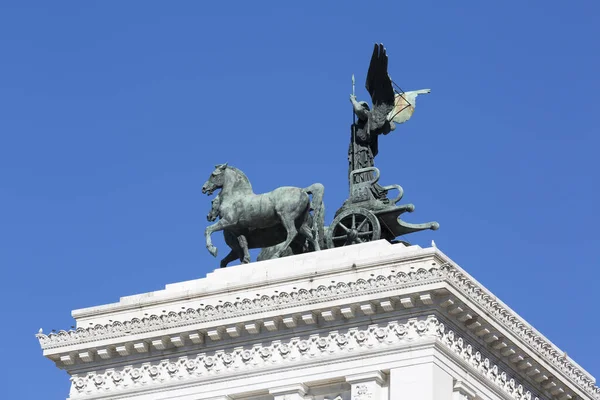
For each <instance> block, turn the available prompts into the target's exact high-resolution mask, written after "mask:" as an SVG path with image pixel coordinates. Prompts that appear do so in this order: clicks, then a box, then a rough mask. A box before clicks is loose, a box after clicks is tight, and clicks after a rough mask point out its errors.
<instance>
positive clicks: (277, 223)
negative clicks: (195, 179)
mask: <svg viewBox="0 0 600 400" xmlns="http://www.w3.org/2000/svg"><path fill="white" fill-rule="evenodd" d="M217 189H221V192H220V193H219V195H218V200H217V201H218V211H216V214H217V215H218V216H219V217H220V219H219V221H218V222H217V223H215V224H213V225H210V226H208V227H207V228H206V231H205V236H206V247H207V249H208V251H209V252H210V253H211V254H212V255H213V256H215V257H216V255H217V248H216V247H215V246H213V244H212V241H211V238H210V235H211V234H212V233H213V232H216V231H225V234H226V236H225V239H226V242H227V243H228V245H229V246H230V247H232V251H234V253H235V254H240V250H241V254H242V257H241V258H242V262H249V261H250V259H249V256H248V248H249V247H250V248H252V247H254V248H257V247H259V248H265V247H270V246H274V245H275V246H276V247H275V249H274V251H273V252H272V255H271V257H270V258H278V257H280V256H281V255H282V254H283V253H284V251H286V250H287V248H288V247H289V246H290V245H291V244H292V242H294V240H295V239H296V236H297V235H298V234H300V235H302V236H303V237H304V238H306V240H308V242H309V243H310V245H311V246H312V248H313V249H314V250H316V251H318V250H320V248H321V247H320V244H319V240H320V238H319V233H320V232H321V231H322V226H323V214H324V206H323V194H324V188H323V185H321V184H320V183H315V184H313V185H311V186H309V187H307V188H304V189H301V188H297V187H290V186H286V187H280V188H277V189H275V190H273V191H272V192H269V193H264V194H255V193H254V192H253V191H252V186H251V185H250V181H249V180H248V178H247V177H246V175H245V174H244V173H243V172H242V171H240V170H239V169H237V168H235V167H232V166H229V165H227V164H221V165H217V166H216V167H215V170H214V171H213V172H212V173H211V174H210V176H209V178H208V180H207V181H206V182H205V183H204V185H203V186H202V193H205V194H208V195H211V194H212V193H213V192H214V191H215V190H217ZM310 195H312V201H311V198H310ZM214 206H215V203H213V208H214ZM311 209H314V212H315V215H314V217H313V218H310V212H311ZM214 214H215V212H211V213H210V214H209V217H213V216H214ZM231 235H233V236H234V237H235V238H237V240H235V241H233V240H231V237H232V236H231ZM228 239H229V240H228ZM237 246H239V248H238V247H237ZM226 258H227V262H228V261H231V260H233V259H235V258H237V257H234V255H232V256H231V257H230V256H228V257H226ZM224 261H225V260H224ZM227 262H225V264H226V263H227Z"/></svg>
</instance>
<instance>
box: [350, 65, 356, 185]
mask: <svg viewBox="0 0 600 400" xmlns="http://www.w3.org/2000/svg"><path fill="white" fill-rule="evenodd" d="M355 83H356V81H355V79H354V74H352V96H355V92H354V90H355V89H354V86H355ZM355 169H356V113H355V112H354V102H352V168H350V172H352V171H354V170H355ZM348 178H349V179H350V196H352V183H353V182H352V174H350V176H349V177H348Z"/></svg>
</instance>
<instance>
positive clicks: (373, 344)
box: [71, 316, 539, 400]
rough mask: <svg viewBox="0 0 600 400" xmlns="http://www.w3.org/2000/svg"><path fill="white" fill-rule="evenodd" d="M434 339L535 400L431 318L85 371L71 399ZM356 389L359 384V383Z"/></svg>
mask: <svg viewBox="0 0 600 400" xmlns="http://www.w3.org/2000/svg"><path fill="white" fill-rule="evenodd" d="M426 338H434V339H436V340H438V341H439V342H440V343H442V344H443V345H444V346H446V347H447V348H448V349H450V350H451V351H452V352H454V353H456V354H457V355H458V356H460V357H461V358H462V359H464V360H465V361H466V362H467V363H468V365H470V366H471V367H472V368H473V370H474V371H477V372H478V373H479V374H480V375H481V376H482V377H484V378H485V379H487V380H489V381H491V382H492V383H493V384H495V385H496V386H497V387H498V388H500V389H501V390H503V391H504V392H506V393H507V394H509V395H510V396H512V398H514V399H515V400H539V399H538V398H537V397H535V398H533V396H532V394H531V392H529V391H527V390H525V388H524V387H523V385H521V384H519V382H517V381H516V380H515V379H513V378H511V377H510V376H509V375H508V374H507V373H506V372H503V371H502V370H500V368H499V367H498V366H496V365H493V364H492V362H491V361H490V360H489V359H487V358H485V357H483V356H482V355H481V353H479V352H478V351H474V349H473V348H472V346H471V345H470V344H467V343H466V342H464V341H463V339H462V338H459V337H458V336H456V335H455V334H454V332H453V331H450V330H446V329H445V327H444V325H443V324H442V323H440V322H439V321H438V319H437V318H436V317H434V316H429V317H427V318H426V319H421V320H417V319H411V320H409V321H408V322H406V323H404V324H400V323H397V322H394V323H389V324H387V325H385V326H377V325H373V326H370V327H369V328H368V329H365V330H357V329H351V330H349V331H348V332H345V333H339V332H332V333H330V334H328V335H323V336H316V335H315V336H311V337H310V338H307V339H298V338H296V339H292V340H290V341H288V342H279V341H276V342H273V343H271V345H269V346H259V345H256V346H254V347H252V348H247V349H244V348H239V349H235V350H234V351H232V352H223V351H217V352H215V353H213V354H210V355H207V354H200V355H198V356H197V357H195V358H187V357H182V358H179V359H177V360H175V361H172V360H163V361H161V362H160V363H158V364H150V363H148V364H143V365H141V366H139V367H133V366H127V367H124V368H123V369H120V370H114V369H109V370H107V371H105V372H103V373H94V372H91V373H88V374H87V375H85V376H77V375H74V376H72V377H71V397H72V398H81V397H85V396H87V395H93V394H100V393H106V392H109V391H122V390H127V389H135V388H138V387H141V386H146V387H149V386H154V385H160V384H168V383H170V382H181V381H184V380H193V379H201V378H203V377H209V376H210V377H212V376H216V375H221V374H228V373H239V372H240V371H244V370H256V369H258V368H265V367H273V366H275V365H277V364H281V363H296V362H301V361H306V360H315V359H318V358H325V357H327V356H332V355H337V354H344V353H352V354H356V353H358V352H367V351H373V349H377V348H383V347H387V346H394V345H396V346H397V345H403V344H406V343H410V342H414V341H419V340H423V339H426ZM359 385H360V384H359ZM369 393H370V392H369V390H368V387H366V385H365V390H364V391H361V390H357V396H355V398H356V399H360V400H368V399H369Z"/></svg>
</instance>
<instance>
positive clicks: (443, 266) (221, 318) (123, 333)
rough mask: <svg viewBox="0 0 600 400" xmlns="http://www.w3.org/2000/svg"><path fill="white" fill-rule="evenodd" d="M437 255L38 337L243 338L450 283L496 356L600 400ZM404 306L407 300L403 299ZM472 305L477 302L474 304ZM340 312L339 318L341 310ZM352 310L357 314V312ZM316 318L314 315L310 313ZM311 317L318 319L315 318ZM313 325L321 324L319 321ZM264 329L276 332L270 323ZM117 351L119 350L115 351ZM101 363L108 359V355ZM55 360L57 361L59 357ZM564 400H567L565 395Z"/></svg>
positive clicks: (50, 346)
mask: <svg viewBox="0 0 600 400" xmlns="http://www.w3.org/2000/svg"><path fill="white" fill-rule="evenodd" d="M424 253H426V254H421V257H418V255H411V260H422V259H423V257H424V255H427V256H428V257H431V255H432V251H431V250H430V249H429V250H427V251H424ZM433 254H434V256H435V257H433V258H432V260H436V261H438V263H437V264H436V265H435V266H432V267H431V268H428V269H425V268H420V269H418V270H416V271H406V272H405V271H399V272H394V273H391V272H389V273H387V272H386V273H381V274H378V275H377V276H372V277H370V278H368V279H363V278H359V279H356V280H354V281H346V282H337V283H335V284H330V285H320V286H318V287H316V288H303V287H302V286H303V284H302V283H298V284H297V286H298V289H297V290H294V291H288V292H280V293H276V294H273V295H270V296H267V295H262V296H260V297H258V298H250V297H248V296H247V297H245V298H243V299H240V300H239V301H235V302H230V301H227V302H223V303H221V304H219V303H218V302H217V301H215V302H213V304H211V305H205V306H203V307H199V308H188V309H186V310H184V311H180V312H169V313H167V314H163V315H150V316H148V317H147V318H142V319H131V320H126V321H115V322H112V323H110V324H101V325H96V326H93V327H90V328H78V329H76V330H71V331H60V332H58V333H55V334H49V335H44V334H38V335H37V337H38V339H39V341H40V344H41V346H42V348H43V349H44V350H45V351H50V352H53V353H60V352H62V351H63V350H64V351H68V348H69V346H77V345H80V346H79V347H85V344H86V343H90V344H92V345H93V342H98V341H101V340H104V339H115V340H116V339H119V338H122V339H123V341H125V342H127V340H128V339H127V338H128V337H131V336H133V335H137V334H149V337H151V336H152V332H157V334H159V333H160V332H161V331H164V330H165V329H175V330H177V329H179V328H183V329H179V330H182V331H184V330H186V327H191V326H194V325H196V324H198V323H211V322H214V323H215V324H213V325H215V326H216V328H215V329H213V330H208V331H205V332H204V333H203V334H207V335H209V336H210V335H211V333H212V334H213V335H217V336H218V335H226V334H229V335H235V334H236V333H237V332H236V331H235V329H237V328H235V327H230V328H231V329H234V330H233V331H231V332H229V330H228V329H229V328H227V325H229V324H230V322H228V321H231V319H232V318H237V317H240V318H242V317H243V318H245V317H250V318H247V319H249V320H250V319H252V317H254V318H260V316H261V315H264V314H266V313H269V312H273V313H275V314H278V313H279V314H281V316H282V317H285V314H287V315H290V313H293V312H294V308H297V307H300V306H308V305H310V306H312V307H313V308H314V309H318V308H319V307H321V308H323V309H324V310H326V311H324V312H325V313H327V312H329V313H330V314H323V315H321V317H323V318H325V319H328V318H334V317H333V314H332V311H328V310H327V304H331V303H332V302H334V301H336V300H343V299H349V300H354V299H356V298H357V297H360V296H366V295H370V294H383V295H384V296H380V297H382V298H383V299H380V301H379V303H380V302H381V301H386V299H385V298H384V297H385V294H389V293H391V294H390V295H393V294H395V293H397V292H399V291H401V290H405V289H408V288H418V287H421V288H424V287H425V286H427V285H429V287H431V284H436V283H440V282H446V283H448V284H449V285H450V287H452V288H454V289H456V290H457V291H458V292H459V293H461V294H462V297H464V299H465V303H466V304H465V305H464V306H465V308H467V307H470V308H471V309H472V308H473V305H476V308H478V309H479V311H478V312H472V310H471V313H470V314H469V312H468V311H467V310H460V307H457V305H456V304H454V303H453V302H460V300H457V299H456V298H455V299H454V300H452V299H449V300H448V301H442V300H441V299H438V300H439V304H440V306H441V307H446V308H451V307H454V309H453V310H456V309H459V311H458V312H459V314H456V315H454V314H452V312H453V311H450V315H454V317H456V318H459V321H460V322H461V323H464V324H466V325H467V326H468V327H469V329H471V330H474V331H477V330H478V329H479V331H478V332H483V335H486V336H485V340H486V342H488V340H489V343H490V346H492V347H493V349H494V351H496V352H497V353H498V357H500V358H504V359H507V360H510V361H511V362H512V363H513V364H515V365H518V366H519V368H521V369H523V371H524V372H525V373H528V374H529V373H532V374H533V373H535V374H536V375H535V376H536V377H538V376H539V377H540V378H539V379H542V381H540V384H544V383H545V384H548V385H551V386H552V385H554V386H552V388H553V389H554V388H555V387H559V385H557V384H556V382H554V381H555V380H554V379H552V374H553V373H552V372H547V371H546V370H547V369H549V368H550V369H555V370H556V372H558V373H559V374H560V375H561V376H564V377H565V378H567V379H568V380H569V381H570V382H571V383H573V384H574V385H575V386H576V387H578V388H580V389H581V390H583V392H585V393H587V394H588V395H591V396H592V397H594V398H596V399H600V389H599V388H598V387H597V386H596V385H595V381H594V380H593V378H591V377H590V376H589V375H588V374H587V373H585V371H583V370H582V369H581V368H580V367H579V366H577V365H576V364H575V363H574V362H572V361H571V360H570V359H568V358H567V357H565V356H564V353H563V352H561V351H560V350H559V349H558V348H556V347H555V346H554V345H553V344H552V343H550V342H549V341H547V340H546V339H545V338H544V337H543V336H541V335H540V334H539V333H538V332H537V331H536V330H534V329H533V328H532V327H531V326H529V325H528V324H527V323H526V322H525V321H523V320H522V319H521V318H520V317H519V316H518V315H516V314H515V313H514V312H513V311H512V310H510V308H508V307H507V306H505V305H504V304H503V303H501V302H500V301H498V300H497V299H496V297H495V296H493V295H492V294H491V293H490V292H488V291H487V290H486V289H485V288H483V287H482V286H481V285H480V284H479V283H477V282H476V281H475V280H474V279H472V278H471V277H470V276H469V275H467V274H466V273H464V271H462V270H461V269H460V267H458V266H456V265H455V264H453V263H452V262H451V261H450V260H449V259H448V258H447V257H446V256H445V255H443V253H441V252H439V250H435V251H434V252H433ZM405 261H406V260H405V259H401V260H397V259H396V260H392V261H390V260H388V261H387V264H386V265H385V266H386V267H388V269H389V271H392V270H394V269H396V270H397V269H400V268H398V267H397V266H398V265H400V264H402V265H405V264H406V263H405ZM383 264H385V263H381V262H379V263H375V262H374V264H373V265H376V266H382V265H383ZM363 267H364V266H363V265H362V264H361V269H363ZM346 268H347V267H346ZM415 292H416V291H415ZM407 299H408V300H407V301H408V302H411V301H412V300H410V298H407ZM400 300H401V301H403V300H402V299H400ZM420 301H422V302H423V300H422V299H420ZM424 301H425V304H427V301H428V300H427V299H426V300H424ZM429 301H432V298H431V297H430V298H429ZM469 302H471V303H474V304H469ZM388 303H389V304H388V305H387V307H390V309H393V308H394V305H393V304H392V303H391V302H389V301H388ZM323 306H324V307H323ZM365 306H366V307H367V309H365V310H360V311H361V312H365V313H367V314H368V313H375V312H380V311H381V309H384V311H389V310H386V305H384V304H377V303H376V304H374V308H373V309H369V307H371V306H373V304H371V306H369V305H368V304H365ZM397 306H398V305H397ZM410 306H412V305H410V304H408V305H407V304H404V303H402V304H401V305H399V306H398V308H402V307H410ZM359 307H360V305H359ZM482 311H483V312H482ZM336 312H339V309H338V310H337V311H336ZM350 312H352V309H351V310H350ZM309 314H310V313H308V314H307V315H309ZM477 314H479V315H477ZM308 318H311V317H310V316H308ZM490 318H491V319H493V321H496V323H497V324H498V325H499V326H500V327H501V328H502V329H504V330H505V331H507V332H509V333H511V334H512V335H513V336H514V337H513V338H512V339H511V340H509V339H505V338H503V337H499V336H494V335H495V334H494V332H493V330H492V329H489V330H488V329H487V328H491V327H489V326H488V325H487V324H486V320H487V319H490ZM267 322H269V323H274V322H275V321H274V320H270V321H267ZM292 322H293V321H292ZM278 323H279V324H281V323H282V321H281V318H279V320H278ZM312 323H314V321H313V322H312ZM249 326H250V328H248V327H246V329H255V328H253V327H252V322H250V324H249ZM264 328H266V329H268V330H270V329H269V328H268V327H267V326H266V325H265V326H264ZM264 328H263V329H264ZM226 329H227V331H226ZM486 330H487V332H486ZM237 334H239V333H237ZM478 335H479V333H478ZM212 338H213V337H212V336H211V339H212ZM194 339H196V340H197V342H196V341H194ZM160 340H162V339H160ZM160 340H159V341H158V342H157V340H150V345H153V346H159V347H157V348H160V346H161V345H162V346H164V345H167V343H164V342H161V341H160ZM171 340H175V341H174V342H173V344H174V345H175V346H178V344H177V343H176V341H177V340H178V339H177V338H176V337H175V338H173V339H171ZM181 340H182V341H183V340H188V341H189V340H191V341H193V342H194V343H200V342H201V341H202V340H203V338H202V337H201V336H199V335H197V336H194V337H192V336H191V335H190V336H189V337H186V338H184V339H181ZM155 342H156V343H155ZM140 343H142V342H140ZM145 343H146V344H143V343H142V344H141V346H148V345H149V344H148V341H147V340H146V341H145ZM161 343H162V344H161ZM132 345H136V344H135V343H130V344H129V345H127V346H122V347H123V349H122V350H123V352H124V354H128V352H130V351H131V346H132ZM128 346H129V349H128ZM523 347H524V348H526V349H529V351H532V352H533V353H534V354H537V355H538V356H539V357H541V359H542V360H543V362H542V364H544V363H545V364H547V365H541V366H540V365H539V364H538V363H537V362H535V360H532V359H530V358H528V357H527V354H522V351H521V348H523ZM102 350H103V351H105V353H103V354H107V352H108V350H107V349H102ZM139 350H141V351H144V348H143V347H142V348H140V349H138V351H139ZM111 351H113V352H114V349H112V350H111ZM511 352H512V353H511ZM82 354H83V356H82ZM119 354H121V352H119ZM99 355H100V354H99ZM121 355H123V354H121ZM77 356H78V357H80V358H82V359H83V360H84V361H85V358H86V357H89V358H90V359H91V358H92V357H93V355H92V354H88V353H86V352H85V351H83V352H80V353H79V354H78V355H75V356H74V355H73V354H63V355H61V356H60V362H63V363H64V364H66V365H68V364H69V363H71V364H72V363H73V362H74V359H73V358H74V357H77ZM101 357H102V358H105V357H103V356H101ZM55 361H57V360H56V359H55ZM532 371H533V372H532ZM552 382H554V383H552ZM559 394H560V393H559ZM557 398H560V396H558V397H557Z"/></svg>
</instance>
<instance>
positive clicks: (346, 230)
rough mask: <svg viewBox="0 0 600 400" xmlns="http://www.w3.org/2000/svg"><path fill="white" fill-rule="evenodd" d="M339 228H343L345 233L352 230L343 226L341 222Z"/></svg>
mask: <svg viewBox="0 0 600 400" xmlns="http://www.w3.org/2000/svg"><path fill="white" fill-rule="evenodd" d="M338 226H339V227H340V228H342V229H343V230H344V231H345V232H348V231H349V230H350V229H348V228H347V227H346V225H344V224H342V223H341V222H340V223H339V224H338Z"/></svg>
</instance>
